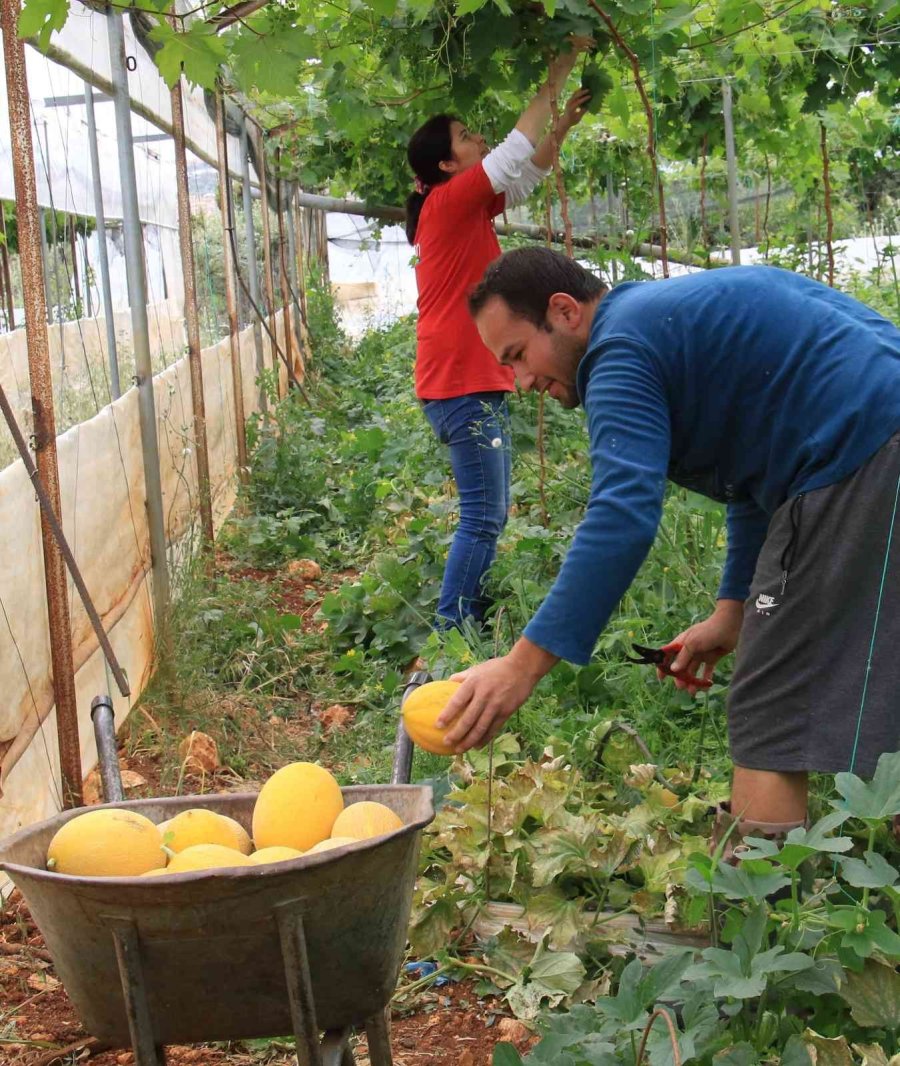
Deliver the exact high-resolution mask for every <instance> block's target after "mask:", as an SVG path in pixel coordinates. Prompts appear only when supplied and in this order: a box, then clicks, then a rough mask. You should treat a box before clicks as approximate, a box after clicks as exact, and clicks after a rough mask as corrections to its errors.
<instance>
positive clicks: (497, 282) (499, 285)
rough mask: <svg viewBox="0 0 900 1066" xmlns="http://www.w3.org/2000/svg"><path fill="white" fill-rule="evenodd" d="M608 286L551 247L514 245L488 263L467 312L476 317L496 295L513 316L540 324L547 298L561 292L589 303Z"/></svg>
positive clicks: (581, 301) (545, 311) (542, 319)
mask: <svg viewBox="0 0 900 1066" xmlns="http://www.w3.org/2000/svg"><path fill="white" fill-rule="evenodd" d="M606 289H607V286H606V285H604V284H603V282H602V281H601V280H600V279H599V278H598V277H597V276H596V274H592V273H591V272H590V271H589V270H585V269H584V267H583V266H580V265H579V264H578V263H576V262H575V260H574V259H569V258H568V256H565V255H562V254H561V253H560V252H554V251H552V250H551V249H550V248H515V249H514V250H513V251H511V252H507V253H506V254H505V255H501V256H500V258H499V259H495V260H494V261H493V263H491V264H489V266H488V268H487V270H485V272H484V277H483V278H482V279H481V281H479V283H478V284H477V285H476V286H475V288H474V289H473V290H472V291H471V292H470V293H469V312H470V314H471V315H472V317H473V318H474V317H476V316H477V315H479V314H480V313H481V312H482V311H483V310H484V306H485V304H486V303H487V302H488V300H490V299H491V298H492V297H494V296H499V297H500V299H501V300H503V302H504V303H505V304H507V306H508V307H509V309H510V311H512V313H513V314H514V315H518V316H519V317H520V318H525V319H527V320H528V321H529V322H532V323H534V325H536V326H543V324H544V320H545V318H546V316H547V305H548V304H549V303H550V297H551V296H552V295H553V294H554V293H556V292H564V293H566V294H567V295H568V296H571V297H573V298H574V299H576V300H578V302H579V303H588V302H589V301H590V300H593V299H594V298H595V297H596V296H599V295H601V293H604V292H606Z"/></svg>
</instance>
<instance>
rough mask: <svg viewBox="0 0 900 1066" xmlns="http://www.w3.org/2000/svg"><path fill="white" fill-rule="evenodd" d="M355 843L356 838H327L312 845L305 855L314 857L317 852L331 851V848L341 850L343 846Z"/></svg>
mask: <svg viewBox="0 0 900 1066" xmlns="http://www.w3.org/2000/svg"><path fill="white" fill-rule="evenodd" d="M356 843H357V840H356V837H329V838H328V840H320V841H319V843H318V844H313V846H312V847H311V848H310V849H309V851H308V852H307V853H306V854H307V855H315V854H316V852H318V851H331V849H332V848H342V847H343V846H344V845H345V844H356Z"/></svg>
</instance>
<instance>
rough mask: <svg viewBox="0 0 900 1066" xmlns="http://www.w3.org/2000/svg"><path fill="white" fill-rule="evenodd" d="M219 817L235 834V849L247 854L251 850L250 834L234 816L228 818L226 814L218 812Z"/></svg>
mask: <svg viewBox="0 0 900 1066" xmlns="http://www.w3.org/2000/svg"><path fill="white" fill-rule="evenodd" d="M219 817H220V818H221V819H222V821H223V822H227V823H228V824H229V825H230V826H231V828H232V829H233V830H234V832H235V835H236V836H237V842H238V843H237V849H238V851H240V852H243V854H244V855H249V854H250V852H251V851H253V841H252V840H251V839H250V834H249V833H248V832H247V830H246V829H245V828H244V827H243V826H242V825H241V823H240V822H239V821H238V820H237V819H236V818H229V817H228V815H227V814H220V815H219Z"/></svg>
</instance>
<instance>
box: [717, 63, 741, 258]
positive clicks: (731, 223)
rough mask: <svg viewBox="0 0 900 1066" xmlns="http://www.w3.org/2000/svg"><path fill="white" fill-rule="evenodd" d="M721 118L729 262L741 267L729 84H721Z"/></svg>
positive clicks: (735, 166)
mask: <svg viewBox="0 0 900 1066" xmlns="http://www.w3.org/2000/svg"><path fill="white" fill-rule="evenodd" d="M722 116H723V117H724V119H725V158H726V160H727V163H728V229H729V231H730V233H731V262H732V264H733V265H734V266H740V265H741V226H740V222H739V220H738V201H737V162H736V160H735V154H734V122H733V120H732V114H731V83H730V82H728V81H723V82H722Z"/></svg>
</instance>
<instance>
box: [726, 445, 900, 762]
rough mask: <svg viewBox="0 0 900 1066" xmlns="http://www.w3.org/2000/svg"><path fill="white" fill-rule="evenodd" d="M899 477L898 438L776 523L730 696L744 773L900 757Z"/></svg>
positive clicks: (735, 747)
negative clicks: (894, 754) (889, 754)
mask: <svg viewBox="0 0 900 1066" xmlns="http://www.w3.org/2000/svg"><path fill="white" fill-rule="evenodd" d="M898 478H900V433H897V434H895V435H894V436H893V437H892V438H891V439H890V440H889V441H888V442H887V444H885V445H883V446H882V447H881V448H880V449H879V451H877V452H876V453H875V455H873V456H872V458H871V459H869V460H868V461H867V462H866V463H865V464H864V465H863V466H861V467H860V468H859V469H858V470H857V471H855V472H854V473H853V474H851V475H850V476H849V477H847V478H845V479H844V480H843V481H840V482H838V483H837V484H836V485H829V486H827V487H825V488H822V489H815V490H813V491H812V492H808V493H805V494H801V495H799V496H796V497H794V498H793V499H790V500H788V501H787V502H786V503H785V504H783V505H782V506H781V507H779V509H778V510H777V511H776V512H775V514H774V515H773V517H772V521H771V523H770V525H769V530H768V533H767V535H766V541H765V543H764V545H763V548H762V551H761V552H760V555H759V560H758V562H757V564H756V573H755V574H754V577H753V585H752V587H751V589H750V597H749V599H748V600H747V602H746V604H745V605H744V624H743V628H742V630H741V638H740V643H739V644H738V649H737V658H736V663H735V671H734V677H733V679H732V682H731V688H730V691H729V694H728V733H729V739H730V742H731V755H732V758H733V760H734V762H735V764H736V765H737V766H743V767H746V768H748V769H753V770H782V771H791V770H793V771H799V770H818V771H822V772H825V773H838V772H840V771H842V770H852V771H853V772H854V773H857V774H860V775H862V776H867V775H870V774H872V773H873V771H874V770H875V764H876V763H877V761H878V756H879V755H881V754H882V753H883V752H888V751H897V750H898V749H900V505H898V506H897V514H896V518H895V520H894V521H895V524H894V527H893V535H892V533H891V527H892V518H893V517H894V510H895V501H896V499H897V492H898V484H900V482H898ZM785 571H787V578H786V580H785ZM879 597H880V607H879ZM876 619H877V624H876ZM867 675H868V679H867Z"/></svg>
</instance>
